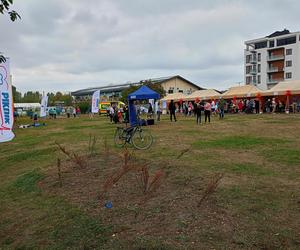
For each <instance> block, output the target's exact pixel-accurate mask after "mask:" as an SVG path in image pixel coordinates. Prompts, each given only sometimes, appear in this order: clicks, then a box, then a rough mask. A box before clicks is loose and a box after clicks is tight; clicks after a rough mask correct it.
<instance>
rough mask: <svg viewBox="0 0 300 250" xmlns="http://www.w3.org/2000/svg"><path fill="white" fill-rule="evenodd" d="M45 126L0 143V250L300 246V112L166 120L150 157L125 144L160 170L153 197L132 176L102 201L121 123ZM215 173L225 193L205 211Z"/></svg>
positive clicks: (101, 120)
mask: <svg viewBox="0 0 300 250" xmlns="http://www.w3.org/2000/svg"><path fill="white" fill-rule="evenodd" d="M17 123H18V124H20V123H23V124H24V123H25V124H26V123H29V121H28V120H20V121H18V122H17ZM46 123H47V126H45V127H39V128H28V129H19V128H16V129H15V133H16V139H15V140H14V141H13V142H10V143H5V144H1V145H0V201H1V203H0V248H1V249H2V248H3V249H11V248H20V249H22V248H24V249H25V248H51V249H52V248H53V249H65V248H77V249H82V248H97V249H157V248H160V249H300V115H292V114H290V115H285V114H280V115H279V114H274V115H258V116H257V115H230V116H227V117H225V119H224V120H221V121H220V120H219V119H217V118H214V117H213V119H212V123H211V124H201V125H196V122H195V120H194V118H184V117H179V121H178V122H176V123H175V122H173V123H170V122H169V120H168V119H167V117H163V119H162V121H161V123H160V124H159V125H155V126H152V127H147V129H149V130H151V133H152V135H153V136H154V139H155V141H154V144H153V146H152V147H151V148H150V149H149V150H146V151H135V150H134V149H132V148H129V153H130V154H131V155H132V156H131V159H130V164H133V165H134V164H136V165H143V164H147V166H148V168H149V172H150V173H149V174H150V179H151V178H153V176H154V175H155V174H156V173H158V171H159V172H160V173H163V176H162V178H161V179H160V185H159V186H157V189H156V190H154V191H153V192H152V193H151V195H147V194H145V193H144V192H143V191H142V190H141V188H140V186H139V182H138V177H137V176H138V175H137V172H136V171H128V173H127V172H126V173H125V174H124V175H123V176H122V178H120V180H119V181H118V182H117V183H114V185H113V186H112V187H111V188H110V189H109V190H108V191H107V192H106V193H105V195H104V196H103V197H101V195H103V192H104V191H103V190H104V184H105V182H106V181H107V179H108V178H109V176H111V175H112V174H114V173H116V171H118V169H120V167H121V166H122V164H123V163H122V161H123V160H122V157H124V154H126V153H124V149H119V148H116V147H115V146H114V142H113V134H114V131H115V125H113V124H110V123H109V122H108V120H107V119H106V118H105V117H97V118H95V119H92V120H90V119H89V118H88V117H84V116H83V117H80V118H76V119H57V120H47V121H46ZM94 136H95V138H96V139H97V141H96V144H95V150H94V154H93V155H92V156H89V157H88V156H87V155H88V154H89V149H88V148H89V141H90V138H91V137H94ZM56 142H57V143H59V144H61V145H62V146H63V147H65V149H66V150H68V151H70V152H71V151H72V152H75V154H76V155H78V157H81V159H82V161H83V162H84V165H85V166H84V167H78V166H77V165H76V164H75V163H73V162H72V161H70V160H68V158H67V157H66V155H64V154H63V153H62V151H61V150H59V148H58V146H57V145H56ZM58 158H60V159H61V160H62V167H61V168H62V170H61V175H62V186H60V185H59V178H58V170H57V159H58ZM217 174H223V178H222V179H221V180H220V183H219V185H218V187H217V188H216V190H215V192H212V193H211V194H210V195H209V196H208V197H206V199H205V200H204V201H203V202H202V203H201V204H200V200H201V198H202V197H203V195H204V193H205V190H207V187H208V186H209V185H210V184H209V183H210V182H211V181H212V179H213V178H214V177H215V176H216V175H217ZM106 201H111V202H112V204H113V207H112V208H111V209H108V208H105V206H104V203H105V202H106Z"/></svg>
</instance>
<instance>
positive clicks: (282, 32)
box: [267, 29, 291, 38]
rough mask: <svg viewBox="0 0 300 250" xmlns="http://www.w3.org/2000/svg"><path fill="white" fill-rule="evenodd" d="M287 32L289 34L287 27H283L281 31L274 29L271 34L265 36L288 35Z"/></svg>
mask: <svg viewBox="0 0 300 250" xmlns="http://www.w3.org/2000/svg"><path fill="white" fill-rule="evenodd" d="M288 34H291V32H290V31H289V30H287V29H284V30H282V31H275V32H274V33H272V34H271V35H269V36H267V37H269V38H271V37H276V36H283V35H288Z"/></svg>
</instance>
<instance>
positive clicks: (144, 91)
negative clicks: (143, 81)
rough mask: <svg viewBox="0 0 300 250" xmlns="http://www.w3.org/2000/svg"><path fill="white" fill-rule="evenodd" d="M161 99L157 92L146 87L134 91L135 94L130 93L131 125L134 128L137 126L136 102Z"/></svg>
mask: <svg viewBox="0 0 300 250" xmlns="http://www.w3.org/2000/svg"><path fill="white" fill-rule="evenodd" d="M159 98H160V95H159V94H158V93H157V92H155V91H154V90H152V89H150V88H148V87H147V86H144V85H143V86H142V87H140V88H139V89H138V90H136V91H134V92H133V93H130V94H129V95H128V103H129V121H130V125H131V126H134V125H136V124H137V116H136V109H135V106H134V101H136V100H147V99H154V100H157V99H159Z"/></svg>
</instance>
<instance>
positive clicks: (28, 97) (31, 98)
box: [22, 91, 42, 103]
mask: <svg viewBox="0 0 300 250" xmlns="http://www.w3.org/2000/svg"><path fill="white" fill-rule="evenodd" d="M41 98H42V95H41V94H40V92H38V91H35V92H32V91H27V92H26V93H25V94H24V97H23V98H22V102H25V103H33V102H34V103H39V102H40V101H41Z"/></svg>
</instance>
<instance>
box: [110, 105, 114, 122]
mask: <svg viewBox="0 0 300 250" xmlns="http://www.w3.org/2000/svg"><path fill="white" fill-rule="evenodd" d="M114 114H115V110H114V108H113V107H112V106H110V107H109V117H110V122H111V123H112V122H113V118H114Z"/></svg>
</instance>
